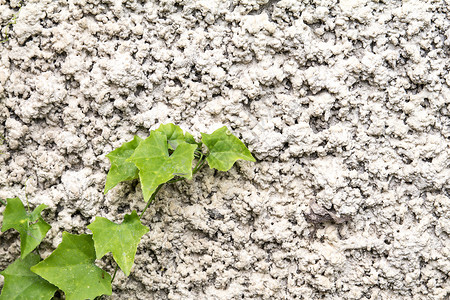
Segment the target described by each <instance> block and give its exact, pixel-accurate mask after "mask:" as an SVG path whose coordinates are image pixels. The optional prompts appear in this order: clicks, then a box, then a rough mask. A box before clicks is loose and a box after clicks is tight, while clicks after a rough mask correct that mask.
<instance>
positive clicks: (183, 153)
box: [127, 131, 197, 201]
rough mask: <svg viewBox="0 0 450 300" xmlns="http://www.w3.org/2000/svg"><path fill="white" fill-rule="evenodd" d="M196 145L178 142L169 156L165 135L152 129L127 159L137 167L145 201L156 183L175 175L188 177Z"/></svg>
mask: <svg viewBox="0 0 450 300" xmlns="http://www.w3.org/2000/svg"><path fill="white" fill-rule="evenodd" d="M196 148H197V145H191V144H186V143H184V144H180V145H178V147H177V148H176V149H175V151H174V152H173V153H172V155H170V156H169V150H168V144H167V137H166V135H165V134H162V133H161V132H158V131H154V132H152V133H151V134H150V136H149V137H148V138H146V139H145V140H144V141H142V142H141V143H140V144H139V146H138V147H137V148H136V150H135V151H134V153H133V155H131V157H130V158H128V159H127V161H130V162H133V163H134V164H135V165H136V166H137V167H138V169H139V179H140V181H141V188H142V193H143V194H144V200H145V201H147V200H148V199H149V198H150V196H151V195H152V194H153V192H154V191H155V190H156V188H157V187H158V185H160V184H162V183H165V182H167V181H169V180H170V179H172V178H173V177H175V176H182V177H186V178H188V179H190V178H191V177H192V169H191V168H192V160H193V159H194V151H195V149H196Z"/></svg>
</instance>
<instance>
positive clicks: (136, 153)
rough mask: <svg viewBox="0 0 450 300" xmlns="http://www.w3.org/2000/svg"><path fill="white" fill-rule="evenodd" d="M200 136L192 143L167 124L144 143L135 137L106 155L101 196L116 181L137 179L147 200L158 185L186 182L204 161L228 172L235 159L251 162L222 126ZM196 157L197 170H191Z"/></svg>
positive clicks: (246, 150)
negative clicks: (177, 179)
mask: <svg viewBox="0 0 450 300" xmlns="http://www.w3.org/2000/svg"><path fill="white" fill-rule="evenodd" d="M201 136H202V139H201V141H200V142H196V141H195V139H194V137H193V135H192V134H190V133H188V132H186V133H184V132H183V130H182V129H181V128H180V127H179V126H177V125H174V124H171V123H170V124H163V125H161V126H160V127H159V128H158V129H156V130H153V131H151V133H150V136H149V137H147V138H146V139H144V140H143V139H141V138H139V137H137V136H135V137H134V138H133V140H132V141H130V142H126V143H124V144H123V145H122V146H120V147H119V148H117V149H115V150H114V151H112V152H110V153H109V154H108V155H107V156H106V157H108V159H109V160H110V162H111V169H110V171H109V173H108V175H107V178H106V182H107V184H106V187H105V193H107V192H108V191H109V190H111V189H112V188H113V187H114V186H116V185H117V184H118V183H119V182H122V181H126V180H131V179H137V178H139V181H140V183H141V189H142V193H143V196H144V200H145V201H148V200H149V199H150V197H151V195H152V194H153V193H154V192H155V190H156V188H157V187H158V186H159V185H161V184H164V183H166V182H170V180H171V179H173V178H174V177H176V176H178V177H184V178H186V179H190V178H191V177H192V175H193V174H194V173H196V172H197V171H198V170H199V168H200V167H201V166H203V163H204V162H205V160H206V161H207V162H208V164H209V166H210V168H214V169H217V170H219V171H228V170H229V169H230V168H231V167H232V166H233V164H234V163H235V162H236V161H237V160H238V159H243V160H248V161H253V162H254V161H255V158H254V157H253V156H252V154H251V153H250V151H249V150H248V149H247V147H245V145H244V143H243V142H242V141H241V140H239V139H238V138H237V137H236V136H234V135H233V134H232V133H231V132H230V131H229V130H228V128H227V127H226V126H224V127H222V128H219V129H217V130H216V131H214V132H213V133H211V134H207V133H203V132H202V133H201ZM203 145H204V146H205V147H206V150H207V152H206V153H204V152H203V149H202V148H203ZM196 154H197V155H196ZM196 156H197V157H198V158H199V161H198V163H197V165H196V166H197V167H199V168H195V167H194V168H193V169H192V165H193V161H194V158H195V157H196Z"/></svg>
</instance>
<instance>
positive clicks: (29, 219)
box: [0, 124, 255, 300]
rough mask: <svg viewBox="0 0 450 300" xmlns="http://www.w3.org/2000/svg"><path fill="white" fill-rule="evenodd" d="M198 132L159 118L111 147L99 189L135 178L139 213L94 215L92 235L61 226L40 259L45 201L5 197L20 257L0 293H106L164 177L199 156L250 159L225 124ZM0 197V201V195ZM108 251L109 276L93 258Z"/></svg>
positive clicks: (172, 178)
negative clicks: (145, 133)
mask: <svg viewBox="0 0 450 300" xmlns="http://www.w3.org/2000/svg"><path fill="white" fill-rule="evenodd" d="M201 136H202V139H201V141H200V142H197V141H196V140H195V138H194V137H193V135H192V134H190V133H188V132H183V130H182V129H181V128H180V127H179V126H176V125H174V124H164V125H161V126H160V127H159V128H158V129H156V130H153V131H151V132H150V135H149V137H147V138H146V139H142V138H140V137H138V136H134V138H133V139H132V140H131V141H129V142H126V143H124V144H123V145H122V146H120V147H119V148H117V149H115V150H113V151H112V152H110V153H109V154H108V155H107V156H106V157H107V158H108V159H109V160H110V162H111V168H110V170H109V172H108V175H107V179H106V184H105V190H104V192H105V193H107V192H108V191H109V190H111V189H112V188H113V187H115V186H116V185H117V184H118V183H120V182H122V181H126V180H133V179H139V181H140V183H141V189H142V193H143V197H144V200H145V201H147V205H146V207H145V209H144V210H143V211H142V212H141V214H140V215H138V214H137V212H136V211H132V212H131V214H129V215H128V214H127V215H125V216H124V219H123V221H122V222H121V223H120V224H118V223H114V222H112V221H110V220H108V219H106V218H103V217H96V218H95V220H94V222H92V223H91V224H90V225H89V226H87V228H88V229H89V230H91V231H92V234H80V235H75V234H70V233H67V232H63V233H62V242H61V243H60V244H59V245H58V247H57V248H56V249H55V250H54V251H53V252H52V254H50V256H48V257H47V258H46V259H44V260H41V258H40V256H39V252H38V246H39V244H40V243H41V242H42V240H43V239H44V237H45V235H46V234H47V232H48V231H49V230H50V228H51V226H50V225H49V224H47V223H46V222H45V221H44V220H43V218H42V216H41V213H42V211H43V210H44V209H45V208H46V205H44V204H41V205H39V206H38V207H36V208H35V209H34V210H33V211H32V212H29V211H27V210H26V209H25V207H24V205H23V203H22V201H21V200H20V199H19V198H12V199H7V203H6V208H5V211H4V215H3V225H2V232H4V231H6V230H9V229H15V230H17V231H18V232H19V234H20V240H21V257H20V258H18V259H17V260H16V261H15V262H13V263H12V264H11V265H10V266H8V267H7V268H6V269H5V270H4V271H2V272H0V275H3V276H4V277H5V284H4V287H3V290H2V293H1V295H0V300H6V299H43V300H44V299H51V298H52V297H53V295H54V294H55V292H56V291H57V290H61V291H62V292H64V294H65V296H66V299H68V300H84V299H93V298H95V297H99V296H101V295H111V294H112V288H111V283H112V281H113V280H114V277H115V274H116V271H117V269H118V267H120V269H121V270H122V271H123V272H124V273H125V275H126V276H128V275H129V274H130V272H131V269H132V266H133V263H134V258H135V255H136V251H137V247H138V244H139V242H140V240H141V238H142V236H143V235H145V234H146V233H147V232H148V231H149V229H148V228H147V227H146V226H144V225H142V223H141V219H140V218H141V217H142V215H143V214H144V212H145V211H146V209H147V207H148V206H149V205H150V203H151V202H152V201H153V200H154V199H155V196H156V194H157V193H158V191H159V190H160V189H161V187H162V186H163V185H164V184H165V183H172V182H176V181H180V180H185V179H190V178H192V175H193V174H195V173H197V172H198V171H199V170H200V169H201V168H202V167H203V165H204V164H205V163H208V164H209V166H210V167H211V168H214V169H217V170H219V171H227V170H229V169H230V168H231V167H232V166H233V164H234V163H235V162H236V160H238V159H243V160H248V161H255V159H254V158H253V156H252V155H251V153H250V151H249V150H248V149H247V148H246V147H245V145H244V144H243V143H242V142H241V141H240V140H239V139H238V138H237V137H235V136H234V135H232V134H231V132H230V131H229V130H228V129H227V128H226V127H222V128H219V129H218V130H216V131H214V132H213V133H211V134H206V133H201ZM1 203H3V204H5V202H3V200H1ZM108 252H111V253H112V256H113V258H114V260H115V262H116V263H117V267H116V270H115V272H114V275H113V277H112V278H111V276H110V274H108V273H107V272H106V271H104V270H102V269H101V268H99V267H98V266H96V265H95V260H96V259H101V258H103V257H104V256H105V255H106V254H107V253H108Z"/></svg>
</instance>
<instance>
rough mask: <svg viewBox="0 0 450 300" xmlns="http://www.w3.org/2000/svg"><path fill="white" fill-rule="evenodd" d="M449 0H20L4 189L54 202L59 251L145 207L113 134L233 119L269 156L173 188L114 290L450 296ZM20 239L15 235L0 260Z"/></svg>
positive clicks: (5, 94) (124, 293)
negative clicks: (100, 223) (68, 238)
mask: <svg viewBox="0 0 450 300" xmlns="http://www.w3.org/2000/svg"><path fill="white" fill-rule="evenodd" d="M18 3H19V1H17V0H11V1H6V0H0V21H1V24H5V23H7V21H8V20H10V19H11V17H12V16H13V14H14V13H15V12H17V10H18ZM449 7H450V1H448V0H441V1H439V0H428V1H420V0H409V1H406V0H405V1H391V0H384V1H383V0H379V1H369V0H345V1H343V0H341V1H338V0H310V1H307V0H298V1H295V0H281V1H274V0H228V1H225V0H160V1H157V0H153V1H143V0H141V1H139V0H131V1H127V0H69V1H66V0H25V1H24V3H23V6H22V9H21V11H20V13H19V17H18V19H17V23H16V24H15V25H13V26H11V28H10V29H11V32H10V40H9V41H8V42H7V43H4V44H1V45H0V133H1V134H2V135H4V137H5V141H4V144H3V145H1V146H0V152H4V154H3V155H0V198H7V197H13V196H16V195H17V196H20V197H21V198H22V199H24V198H25V194H27V196H28V200H29V202H30V204H31V205H32V206H34V205H37V204H40V203H45V204H47V205H48V206H49V208H48V209H47V210H46V211H44V218H45V219H46V220H47V221H48V222H49V223H50V224H51V225H52V226H53V228H52V229H51V231H50V232H49V233H48V235H47V237H46V239H45V242H44V243H43V245H42V247H41V249H42V251H41V254H42V256H44V257H45V256H48V255H49V253H50V252H51V251H52V250H53V249H54V248H55V247H56V246H57V245H58V243H59V242H60V241H61V233H62V231H64V230H65V231H68V232H71V233H85V232H87V229H86V225H88V224H89V223H90V222H92V221H93V219H94V217H95V216H97V215H98V216H103V217H107V218H110V219H112V220H116V221H119V220H121V218H122V217H123V215H124V214H125V213H130V211H131V210H132V209H138V210H142V208H143V206H144V205H145V202H144V201H143V199H142V196H141V192H140V186H139V184H138V183H137V182H127V183H123V184H120V185H119V186H118V187H116V188H115V189H114V190H112V191H111V192H110V193H108V194H107V195H106V196H105V195H103V193H102V190H103V187H104V183H105V178H106V173H107V171H108V169H109V162H108V160H107V159H106V158H105V154H107V153H108V152H109V151H111V150H112V149H113V148H116V147H118V146H119V145H121V144H122V143H123V142H125V141H128V140H130V139H131V138H132V136H133V134H137V135H139V136H141V137H146V136H147V135H148V132H149V129H154V128H156V127H157V126H158V125H159V124H161V123H167V122H174V123H176V124H178V125H180V126H181V127H182V128H183V129H185V130H189V131H190V132H192V133H196V132H200V131H203V132H212V131H213V130H214V129H217V128H219V127H220V126H223V125H227V126H228V127H229V128H230V129H231V130H232V131H233V133H234V134H235V135H236V136H238V137H239V138H241V139H242V140H243V141H244V142H245V143H246V144H247V145H248V147H249V149H250V150H251V151H252V153H253V154H254V156H255V157H256V158H257V160H258V161H257V163H250V162H243V161H240V162H238V163H237V164H236V165H235V167H234V168H233V169H232V170H231V171H230V172H227V173H221V172H214V171H213V170H210V169H209V168H205V169H203V170H202V171H201V172H200V173H199V174H197V176H196V177H195V178H194V179H193V180H192V181H190V182H186V183H177V184H174V185H172V186H168V187H165V188H164V189H163V190H162V191H161V193H160V194H159V197H158V199H157V201H156V202H155V203H154V205H153V206H152V207H151V209H150V210H148V211H147V213H146V215H145V216H144V219H143V223H144V224H145V225H147V226H149V227H150V232H149V233H148V234H147V235H145V237H144V238H143V240H142V242H141V244H140V245H139V247H138V253H137V256H136V264H135V266H134V267H133V269H132V272H131V275H130V277H128V278H126V277H125V275H123V273H119V276H118V280H116V282H115V285H114V292H113V296H112V297H110V298H109V299H383V300H385V299H433V300H434V299H448V297H450V278H449V273H450V258H449V257H450V238H449V234H450V188H449V187H450V73H449V70H450V9H449ZM197 138H198V136H197ZM3 210H4V206H0V212H3ZM0 221H2V216H1V215H0ZM19 251H20V250H19V239H18V235H17V234H16V233H14V232H13V231H8V232H5V233H2V234H1V235H0V269H4V268H5V267H6V266H7V265H8V264H9V263H10V262H12V261H13V260H14V259H16V258H17V257H18V256H19ZM111 262H112V258H111V256H109V257H108V258H107V259H106V260H105V261H104V262H99V265H100V266H102V267H104V268H106V269H107V270H108V271H110V272H111V271H112V269H113V265H112V263H111ZM2 285H3V278H1V279H0V286H2Z"/></svg>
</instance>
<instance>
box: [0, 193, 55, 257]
mask: <svg viewBox="0 0 450 300" xmlns="http://www.w3.org/2000/svg"><path fill="white" fill-rule="evenodd" d="M46 207H47V205H45V204H41V205H39V206H38V207H36V208H35V210H34V211H33V212H32V213H27V212H26V211H25V207H24V206H23V204H22V201H20V199H19V198H17V197H16V198H12V199H7V205H6V208H5V211H4V213H3V226H2V232H5V231H6V230H8V229H11V228H14V229H16V230H17V231H18V232H19V233H20V251H21V257H22V258H25V256H27V254H28V253H30V252H31V251H33V250H34V249H35V248H36V247H37V246H38V245H39V244H40V243H41V241H42V240H43V239H44V237H45V235H46V234H47V232H48V231H49V230H50V228H51V226H50V225H48V224H47V223H46V222H45V221H44V219H42V217H41V212H42V211H43V210H44V209H45V208H46Z"/></svg>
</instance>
